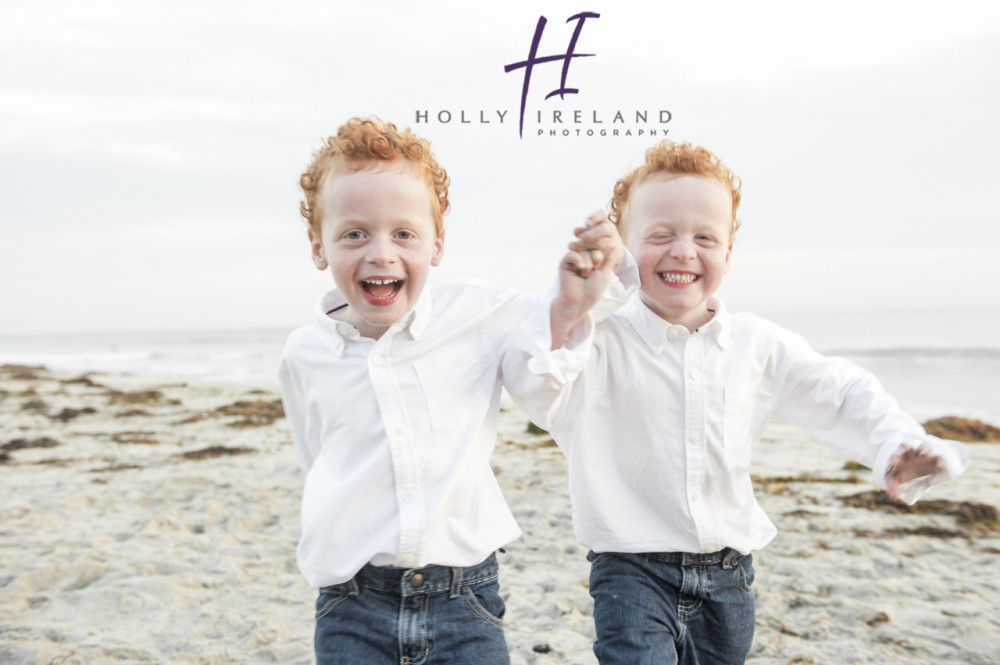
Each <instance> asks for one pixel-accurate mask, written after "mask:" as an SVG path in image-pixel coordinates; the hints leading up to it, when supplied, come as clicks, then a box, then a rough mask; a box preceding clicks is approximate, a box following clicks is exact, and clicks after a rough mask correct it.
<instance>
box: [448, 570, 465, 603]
mask: <svg viewBox="0 0 1000 665" xmlns="http://www.w3.org/2000/svg"><path fill="white" fill-rule="evenodd" d="M463 570H464V569H462V568H452V569H451V597H452V598H458V597H459V596H461V595H462V573H463Z"/></svg>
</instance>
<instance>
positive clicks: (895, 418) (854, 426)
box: [774, 337, 968, 504]
mask: <svg viewBox="0 0 1000 665" xmlns="http://www.w3.org/2000/svg"><path fill="white" fill-rule="evenodd" d="M786 351H787V352H788V356H787V358H786V366H787V375H786V377H785V380H784V381H783V384H782V386H781V389H780V393H779V398H778V407H777V408H776V410H775V413H774V415H775V416H777V417H779V418H787V419H789V420H792V421H793V422H795V423H796V424H798V425H799V426H800V427H802V428H803V429H804V430H806V432H808V433H809V434H810V435H812V436H813V437H815V438H816V439H818V440H820V441H822V442H823V443H825V444H826V445H828V446H830V447H832V448H834V449H836V450H838V451H840V452H842V453H844V454H845V455H847V456H848V457H850V458H851V459H854V460H856V461H857V462H860V463H861V464H864V465H865V466H868V467H869V468H871V469H872V475H873V479H874V482H875V484H876V485H877V486H878V487H880V488H882V489H885V487H886V480H885V474H886V471H887V470H888V467H889V460H890V458H891V457H892V455H893V454H894V453H895V452H896V451H897V450H898V449H899V447H900V446H901V445H902V444H904V443H905V444H908V445H910V446H911V447H914V448H916V447H923V448H924V449H925V450H927V451H928V452H929V453H930V454H932V455H938V456H940V457H941V458H942V460H944V463H945V468H944V469H942V470H941V471H938V472H936V473H933V474H931V475H929V476H926V477H923V478H917V479H915V480H912V481H910V482H908V483H904V484H903V485H901V486H900V498H901V499H902V500H903V501H905V502H906V503H909V504H912V503H915V502H916V501H917V499H918V498H919V497H920V495H921V494H922V493H923V491H924V490H926V489H927V488H929V487H931V486H932V485H935V484H938V483H940V482H943V481H945V480H948V479H950V478H954V477H956V476H958V475H959V474H961V473H962V472H964V471H965V469H966V468H967V467H968V455H967V453H966V451H965V447H964V446H962V444H960V443H958V442H955V441H946V440H943V439H938V438H937V437H933V436H930V435H928V434H927V433H926V432H925V431H924V428H923V427H921V425H920V423H918V422H917V421H916V420H915V419H914V418H913V417H912V416H910V415H909V414H907V413H905V412H904V411H903V410H902V409H901V408H900V406H899V404H898V403H897V402H896V400H895V399H894V398H893V397H892V396H891V395H889V394H888V393H887V392H886V391H885V390H884V389H883V388H882V385H881V384H880V383H879V381H878V380H877V379H876V378H875V377H874V376H873V375H872V374H871V373H869V372H868V371H866V370H864V369H862V368H861V367H859V366H857V365H855V364H853V363H851V362H849V361H847V360H845V359H843V358H839V357H826V356H823V355H821V354H819V353H817V352H816V351H814V350H812V349H811V348H810V347H809V346H808V344H806V342H805V341H804V340H802V339H801V338H797V337H796V338H795V339H794V340H792V342H791V343H790V344H788V345H787V348H786Z"/></svg>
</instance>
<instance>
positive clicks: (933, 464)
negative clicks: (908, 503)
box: [885, 443, 945, 501]
mask: <svg viewBox="0 0 1000 665" xmlns="http://www.w3.org/2000/svg"><path fill="white" fill-rule="evenodd" d="M944 467H945V462H944V460H943V459H941V457H939V456H937V455H931V454H930V453H929V452H928V451H926V450H924V449H923V448H922V447H921V448H916V449H914V448H913V447H911V446H910V445H909V444H907V443H904V444H902V445H900V446H899V448H898V449H896V452H894V453H893V454H892V457H890V458H889V468H888V469H886V472H885V484H886V491H887V492H888V493H889V497H890V498H891V499H892V500H893V501H895V500H896V499H898V498H899V486H900V485H902V484H903V483H906V482H909V481H911V480H913V479H915V478H921V477H923V476H929V475H930V474H932V473H935V472H937V471H941V470H943V469H944Z"/></svg>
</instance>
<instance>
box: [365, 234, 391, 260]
mask: <svg viewBox="0 0 1000 665" xmlns="http://www.w3.org/2000/svg"><path fill="white" fill-rule="evenodd" d="M395 257H396V253H395V251H393V247H392V239H391V238H374V239H372V241H371V243H369V245H368V261H370V262H371V263H378V264H385V263H391V262H392V261H393V259H394V258H395Z"/></svg>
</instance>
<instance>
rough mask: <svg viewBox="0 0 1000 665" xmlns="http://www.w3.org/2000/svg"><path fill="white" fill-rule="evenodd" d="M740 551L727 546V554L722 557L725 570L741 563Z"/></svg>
mask: <svg viewBox="0 0 1000 665" xmlns="http://www.w3.org/2000/svg"><path fill="white" fill-rule="evenodd" d="M740 556H741V555H740V553H739V551H737V550H734V549H732V548H729V547H727V548H726V552H725V556H724V557H723V559H722V568H723V570H729V569H730V568H735V567H736V566H737V565H738V564H739V558H740Z"/></svg>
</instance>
